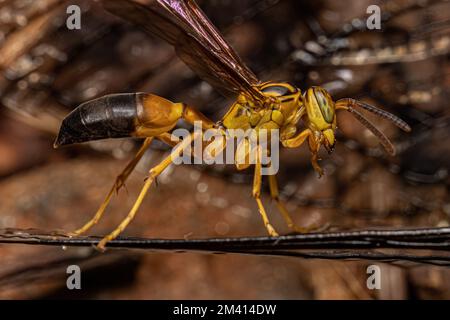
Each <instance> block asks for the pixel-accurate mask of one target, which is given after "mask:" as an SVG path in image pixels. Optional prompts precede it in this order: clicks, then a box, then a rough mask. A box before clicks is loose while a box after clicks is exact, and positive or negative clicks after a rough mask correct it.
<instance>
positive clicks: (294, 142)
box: [281, 129, 312, 148]
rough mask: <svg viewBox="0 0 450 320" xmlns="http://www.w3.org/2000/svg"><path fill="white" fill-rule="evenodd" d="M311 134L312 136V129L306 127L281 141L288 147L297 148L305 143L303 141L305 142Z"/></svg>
mask: <svg viewBox="0 0 450 320" xmlns="http://www.w3.org/2000/svg"><path fill="white" fill-rule="evenodd" d="M310 136H312V132H311V130H310V129H305V130H303V131H302V132H300V133H299V134H297V135H296V136H294V137H292V138H290V139H286V140H282V141H281V143H282V144H283V146H285V147H286V148H297V147H300V146H301V145H302V144H303V142H305V140H306V138H308V137H310Z"/></svg>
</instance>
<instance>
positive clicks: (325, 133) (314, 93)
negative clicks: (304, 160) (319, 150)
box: [303, 87, 336, 153]
mask: <svg viewBox="0 0 450 320" xmlns="http://www.w3.org/2000/svg"><path fill="white" fill-rule="evenodd" d="M303 98H304V104H305V107H306V113H307V116H308V121H307V122H308V126H309V128H310V129H311V130H312V131H313V132H314V133H315V136H316V137H317V139H318V140H319V142H320V143H321V144H323V145H324V147H325V148H326V149H327V151H328V152H329V153H331V152H332V151H333V149H334V144H335V141H336V140H335V137H334V131H335V130H336V108H335V104H334V101H333V99H332V98H331V96H330V94H329V93H328V92H327V91H326V90H325V89H323V88H321V87H311V88H309V89H308V90H307V91H306V92H305V94H304V97H303Z"/></svg>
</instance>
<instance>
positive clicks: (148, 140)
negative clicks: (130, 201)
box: [73, 137, 153, 235]
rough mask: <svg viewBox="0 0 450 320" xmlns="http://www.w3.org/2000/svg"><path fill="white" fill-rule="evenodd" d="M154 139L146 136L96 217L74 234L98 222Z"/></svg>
mask: <svg viewBox="0 0 450 320" xmlns="http://www.w3.org/2000/svg"><path fill="white" fill-rule="evenodd" d="M152 140H153V137H150V138H146V139H145V140H144V142H143V143H142V146H141V148H140V149H139V151H138V152H137V153H136V155H135V156H134V158H133V159H132V160H131V161H130V162H129V163H128V165H127V166H126V167H125V169H124V170H123V171H122V172H121V173H120V174H119V175H118V176H117V177H116V181H115V182H114V184H113V186H112V188H111V190H110V191H109V193H108V195H107V196H106V198H105V199H104V200H103V202H102V204H101V205H100V208H98V210H97V212H96V213H95V215H94V217H93V218H92V219H91V220H89V221H88V222H87V223H86V224H85V225H84V226H83V227H81V228H80V229H78V230H76V231H74V232H73V234H74V235H80V234H83V233H85V232H86V231H88V230H89V229H91V228H92V227H93V226H94V225H95V224H97V222H98V221H99V220H100V219H101V217H102V216H103V214H104V213H105V210H106V207H107V206H108V204H109V202H110V201H111V198H112V196H113V194H114V192H118V191H119V190H120V188H121V187H122V186H123V185H124V184H125V181H126V180H127V179H128V176H129V175H130V174H131V172H133V170H134V168H135V167H136V165H137V164H138V162H139V160H141V158H142V156H143V155H144V154H145V151H147V149H148V147H149V146H150V144H151V142H152Z"/></svg>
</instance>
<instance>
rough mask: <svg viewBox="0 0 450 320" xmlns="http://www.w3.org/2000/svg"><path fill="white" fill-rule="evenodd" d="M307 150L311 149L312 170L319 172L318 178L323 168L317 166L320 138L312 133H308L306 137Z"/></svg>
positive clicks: (321, 174)
mask: <svg viewBox="0 0 450 320" xmlns="http://www.w3.org/2000/svg"><path fill="white" fill-rule="evenodd" d="M308 144H309V150H310V151H311V165H312V166H313V168H314V170H315V171H316V172H317V173H318V174H319V178H320V177H322V176H323V169H322V168H321V167H320V166H319V163H318V160H320V158H319V149H320V145H321V140H320V139H318V138H317V137H315V136H314V135H312V134H311V135H309V139H308Z"/></svg>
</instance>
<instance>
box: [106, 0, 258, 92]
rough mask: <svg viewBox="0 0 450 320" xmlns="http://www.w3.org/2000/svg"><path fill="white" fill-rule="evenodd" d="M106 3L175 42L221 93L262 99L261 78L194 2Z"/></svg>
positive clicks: (113, 10) (116, 0) (128, 0)
mask: <svg viewBox="0 0 450 320" xmlns="http://www.w3.org/2000/svg"><path fill="white" fill-rule="evenodd" d="M141 1H142V0H141ZM146 2H149V1H148V0H147V1H146ZM103 6H104V7H105V8H106V9H107V10H108V11H110V12H111V13H113V14H115V15H117V16H119V17H121V18H123V19H125V20H128V21H130V22H132V23H134V24H136V25H138V26H140V27H141V28H143V29H144V30H145V31H146V32H148V33H150V34H152V35H156V36H158V37H160V38H162V39H164V40H166V41H167V42H169V43H170V44H172V45H173V46H174V47H175V49H176V52H177V54H178V56H179V57H180V58H181V59H182V60H183V61H184V62H185V63H186V64H187V65H188V66H189V67H190V68H191V69H192V70H193V71H195V72H196V73H197V74H198V75H199V76H200V77H201V78H202V79H204V80H205V81H207V82H208V83H209V84H211V85H212V86H213V87H215V88H216V89H217V90H219V91H220V92H221V93H223V94H225V95H228V94H229V93H234V94H239V93H241V92H244V93H247V94H248V95H250V96H251V97H253V98H254V99H257V100H260V99H262V98H263V96H262V94H261V92H260V91H259V90H257V89H256V88H255V87H254V86H255V85H257V84H258V83H259V80H258V78H257V77H256V76H255V74H254V73H253V72H252V71H251V70H250V69H249V68H248V67H246V66H245V64H244V63H243V62H242V60H241V59H240V58H239V56H238V55H237V53H236V52H235V51H234V50H233V48H232V47H231V46H230V45H229V44H228V43H227V42H226V41H225V40H224V39H223V37H222V36H221V35H220V33H219V31H218V30H217V29H216V28H215V27H214V25H213V24H212V23H211V22H210V20H209V19H208V18H207V17H206V15H205V14H204V13H203V11H202V10H201V9H200V8H199V7H198V5H197V4H196V3H195V2H194V1H192V0H152V1H150V2H149V3H148V4H146V5H144V4H142V3H138V2H135V1H131V0H103Z"/></svg>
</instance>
